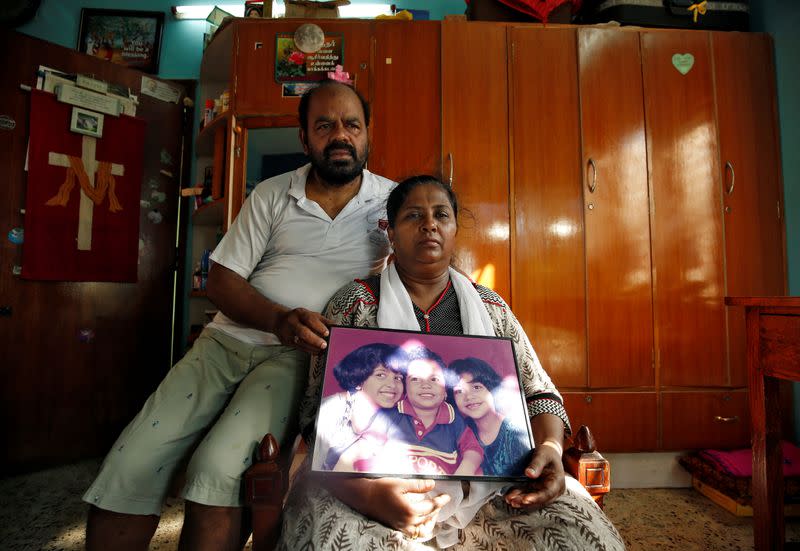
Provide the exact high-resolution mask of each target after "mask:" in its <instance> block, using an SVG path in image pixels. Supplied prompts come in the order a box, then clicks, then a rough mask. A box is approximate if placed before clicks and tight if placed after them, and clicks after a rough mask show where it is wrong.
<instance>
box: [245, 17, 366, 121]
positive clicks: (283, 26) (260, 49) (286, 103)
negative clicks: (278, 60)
mask: <svg viewBox="0 0 800 551" xmlns="http://www.w3.org/2000/svg"><path fill="white" fill-rule="evenodd" d="M305 22H306V21H304V20H300V19H295V20H292V19H262V20H260V21H259V20H253V21H248V20H241V21H237V22H236V23H237V27H236V37H235V39H234V44H233V52H232V55H233V57H234V84H233V93H232V96H231V97H232V98H233V109H234V111H235V113H236V115H238V116H243V115H266V114H271V115H296V114H297V104H298V102H299V98H296V97H294V98H284V97H282V96H281V85H280V84H278V83H277V82H275V48H276V34H277V33H289V34H294V32H295V30H297V28H298V27H299V26H300V25H302V24H303V23H305ZM317 23H318V24H320V25H321V27H322V29H323V31H325V34H326V35H335V34H338V35H341V36H342V38H343V40H344V70H345V71H347V72H348V73H350V78H355V85H356V89H358V91H359V92H361V93H362V94H363V95H364V96H365V97H366V98H367V99H369V80H370V67H369V61H370V33H371V23H369V22H365V21H347V20H342V21H325V22H317Z"/></svg>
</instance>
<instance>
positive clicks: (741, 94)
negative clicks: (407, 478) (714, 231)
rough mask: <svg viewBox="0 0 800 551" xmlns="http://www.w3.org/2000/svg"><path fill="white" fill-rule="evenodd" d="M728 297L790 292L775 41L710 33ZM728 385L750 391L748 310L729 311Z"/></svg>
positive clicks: (730, 309) (735, 309)
mask: <svg viewBox="0 0 800 551" xmlns="http://www.w3.org/2000/svg"><path fill="white" fill-rule="evenodd" d="M712 46H713V51H714V75H715V82H716V89H717V94H716V97H717V124H718V127H719V147H720V157H719V158H720V166H722V170H723V173H722V190H723V198H724V205H725V215H724V224H725V264H726V266H725V268H726V274H727V294H728V295H729V296H776V295H783V294H785V292H786V286H785V285H786V270H785V263H784V251H785V244H784V233H783V220H782V217H780V216H779V205H780V204H782V193H781V175H780V146H779V144H778V137H777V132H776V129H777V128H778V122H777V105H776V93H775V72H774V66H773V62H772V42H771V40H770V38H769V36H767V35H760V34H750V33H746V34H739V33H737V34H735V35H734V34H728V33H712ZM727 315H728V339H729V345H728V350H729V354H730V376H731V384H732V385H735V386H745V385H746V384H747V367H746V365H745V358H746V349H745V327H744V309H743V308H728V309H727Z"/></svg>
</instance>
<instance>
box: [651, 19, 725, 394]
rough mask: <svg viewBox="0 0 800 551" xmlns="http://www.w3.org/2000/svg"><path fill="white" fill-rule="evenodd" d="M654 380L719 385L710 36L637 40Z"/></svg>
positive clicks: (718, 230)
mask: <svg viewBox="0 0 800 551" xmlns="http://www.w3.org/2000/svg"><path fill="white" fill-rule="evenodd" d="M641 41H642V64H643V65H642V69H643V77H644V97H645V117H646V124H647V125H646V128H647V147H648V166H649V180H650V194H651V205H652V210H651V230H652V254H653V273H654V314H655V316H654V317H655V324H656V325H655V327H656V343H657V361H658V366H657V369H659V370H660V373H659V379H660V382H661V384H662V385H667V386H715V385H726V384H728V377H727V365H726V353H725V348H726V346H725V311H724V305H723V296H724V294H725V282H724V268H723V241H722V197H721V190H720V182H719V179H720V171H719V155H718V149H717V127H716V121H715V118H714V85H713V74H712V67H711V51H710V34H709V33H707V32H697V31H670V32H661V31H658V32H644V33H642V34H641Z"/></svg>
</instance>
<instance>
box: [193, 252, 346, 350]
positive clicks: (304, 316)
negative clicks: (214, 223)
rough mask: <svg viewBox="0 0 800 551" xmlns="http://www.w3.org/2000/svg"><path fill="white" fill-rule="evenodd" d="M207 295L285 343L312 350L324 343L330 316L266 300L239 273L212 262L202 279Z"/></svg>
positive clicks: (235, 316)
mask: <svg viewBox="0 0 800 551" xmlns="http://www.w3.org/2000/svg"><path fill="white" fill-rule="evenodd" d="M206 291H207V293H208V298H209V299H210V300H211V302H213V303H214V304H215V305H216V306H217V307H218V308H219V309H220V310H221V311H222V313H224V314H225V315H226V316H228V317H229V318H231V319H232V320H233V321H235V322H236V323H240V324H242V325H246V326H248V327H252V328H254V329H259V330H261V331H266V332H267V333H274V334H275V335H277V337H278V339H280V341H281V343H283V344H285V345H286V346H295V347H297V348H299V349H301V350H305V351H306V352H309V353H311V354H315V353H317V352H319V351H320V350H322V349H324V348H325V346H326V343H325V340H324V337H327V336H328V328H327V326H328V325H331V324H332V323H333V321H332V320H329V319H328V318H326V317H324V316H323V315H322V314H319V313H317V312H312V311H310V310H306V309H305V308H295V309H294V310H290V309H289V308H287V307H286V306H283V305H281V304H278V303H277V302H273V301H271V300H269V299H268V298H267V297H265V296H264V295H262V294H261V293H259V292H258V291H257V290H256V289H255V287H253V286H252V285H250V283H249V282H248V281H247V280H246V279H244V278H243V277H242V276H240V275H239V274H237V273H236V272H234V271H233V270H230V269H228V268H226V267H225V266H222V265H221V264H214V265H212V266H211V270H210V271H209V272H208V282H207V283H206Z"/></svg>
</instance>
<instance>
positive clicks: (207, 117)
mask: <svg viewBox="0 0 800 551" xmlns="http://www.w3.org/2000/svg"><path fill="white" fill-rule="evenodd" d="M212 120H214V100H213V99H207V100H206V109H205V111H204V112H203V122H204V124H210V123H211V121H212Z"/></svg>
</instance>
